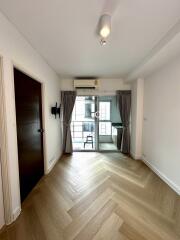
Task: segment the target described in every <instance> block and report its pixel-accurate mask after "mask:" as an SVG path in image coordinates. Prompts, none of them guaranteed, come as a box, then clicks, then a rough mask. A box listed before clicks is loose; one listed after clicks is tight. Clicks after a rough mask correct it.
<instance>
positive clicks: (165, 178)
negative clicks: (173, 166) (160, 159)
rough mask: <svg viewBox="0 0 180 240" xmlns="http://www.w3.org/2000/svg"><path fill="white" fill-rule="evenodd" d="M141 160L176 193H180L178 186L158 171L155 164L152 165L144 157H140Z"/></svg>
mask: <svg viewBox="0 0 180 240" xmlns="http://www.w3.org/2000/svg"><path fill="white" fill-rule="evenodd" d="M142 161H143V162H144V163H145V164H146V165H147V166H148V167H149V168H150V169H151V170H152V171H153V172H155V173H156V174H157V175H158V176H159V177H160V178H161V179H162V180H163V181H164V182H165V183H167V184H168V185H169V187H170V188H172V189H173V190H174V191H175V192H176V193H177V194H178V195H180V187H179V186H178V185H177V184H175V183H174V182H173V181H171V180H170V179H169V178H167V177H166V176H165V175H164V174H163V173H162V172H160V171H159V170H158V169H157V168H156V167H155V166H153V165H152V164H151V163H149V162H148V161H146V160H145V159H144V158H142Z"/></svg>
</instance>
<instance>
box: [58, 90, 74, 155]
mask: <svg viewBox="0 0 180 240" xmlns="http://www.w3.org/2000/svg"><path fill="white" fill-rule="evenodd" d="M75 100H76V92H75V91H62V92H61V108H62V119H63V152H64V153H72V151H73V148H72V137H71V116H72V111H73V108H74V104H75Z"/></svg>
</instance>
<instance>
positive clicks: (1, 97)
mask: <svg viewBox="0 0 180 240" xmlns="http://www.w3.org/2000/svg"><path fill="white" fill-rule="evenodd" d="M3 63H4V57H3V56H2V55H1V54H0V135H1V136H2V137H1V143H0V148H1V151H0V154H1V170H2V188H3V200H4V201H3V202H4V220H5V225H9V224H11V223H12V222H13V221H14V220H15V219H16V218H17V217H18V215H19V214H20V212H21V205H22V204H21V202H20V201H19V203H20V205H19V208H18V209H13V208H12V193H11V179H10V169H9V160H8V159H9V156H8V154H9V153H8V147H7V146H8V139H7V136H8V135H7V128H8V127H7V118H6V111H7V108H6V103H5V84H4V81H5V79H4V65H3ZM14 68H16V69H18V70H19V71H21V72H22V73H24V74H26V75H27V76H29V77H31V78H32V79H34V80H35V81H37V82H39V83H40V84H41V98H42V99H41V103H42V126H43V129H44V131H45V130H46V126H45V83H44V82H43V81H42V80H41V79H40V78H39V77H37V76H36V75H35V74H33V73H32V72H30V71H29V70H27V69H26V68H24V67H23V66H21V65H20V64H18V63H17V62H14V61H12V60H11V68H10V75H11V84H12V88H13V91H12V92H13V95H12V97H13V101H14V114H12V117H13V118H14V119H13V120H14V122H15V123H16V111H15V89H14ZM15 134H16V137H17V129H16V125H15ZM17 157H18V151H17ZM43 157H44V159H43V160H44V174H48V166H47V146H46V131H45V132H44V134H43ZM17 166H18V163H17ZM17 169H18V172H17V173H16V174H17V175H19V167H18V168H17ZM17 184H18V189H19V193H18V194H19V199H20V181H18V183H17ZM13 210H15V211H16V212H13Z"/></svg>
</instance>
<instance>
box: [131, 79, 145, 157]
mask: <svg viewBox="0 0 180 240" xmlns="http://www.w3.org/2000/svg"><path fill="white" fill-rule="evenodd" d="M131 91H132V106H131V156H132V157H133V158H134V159H142V125H143V101H144V99H143V97H144V80H143V79H137V80H136V81H133V82H132V84H131Z"/></svg>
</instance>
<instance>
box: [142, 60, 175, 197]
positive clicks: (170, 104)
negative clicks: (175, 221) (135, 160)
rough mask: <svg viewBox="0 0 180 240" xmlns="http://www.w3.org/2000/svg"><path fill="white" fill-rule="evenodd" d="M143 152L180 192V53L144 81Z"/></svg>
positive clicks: (157, 170) (166, 179)
mask: <svg viewBox="0 0 180 240" xmlns="http://www.w3.org/2000/svg"><path fill="white" fill-rule="evenodd" d="M143 154H144V160H145V161H147V163H148V164H149V165H150V166H151V167H152V168H153V169H154V170H155V171H156V172H157V173H158V174H159V175H160V176H161V177H162V178H164V180H165V181H167V182H168V183H169V184H170V185H171V186H172V187H173V188H174V189H175V190H176V191H177V192H179V194H180V57H178V58H177V59H175V60H174V61H173V62H170V63H169V64H167V65H166V66H164V67H162V68H161V70H158V72H156V73H154V74H153V75H151V76H150V77H148V78H147V79H146V80H145V82H144V124H143Z"/></svg>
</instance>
